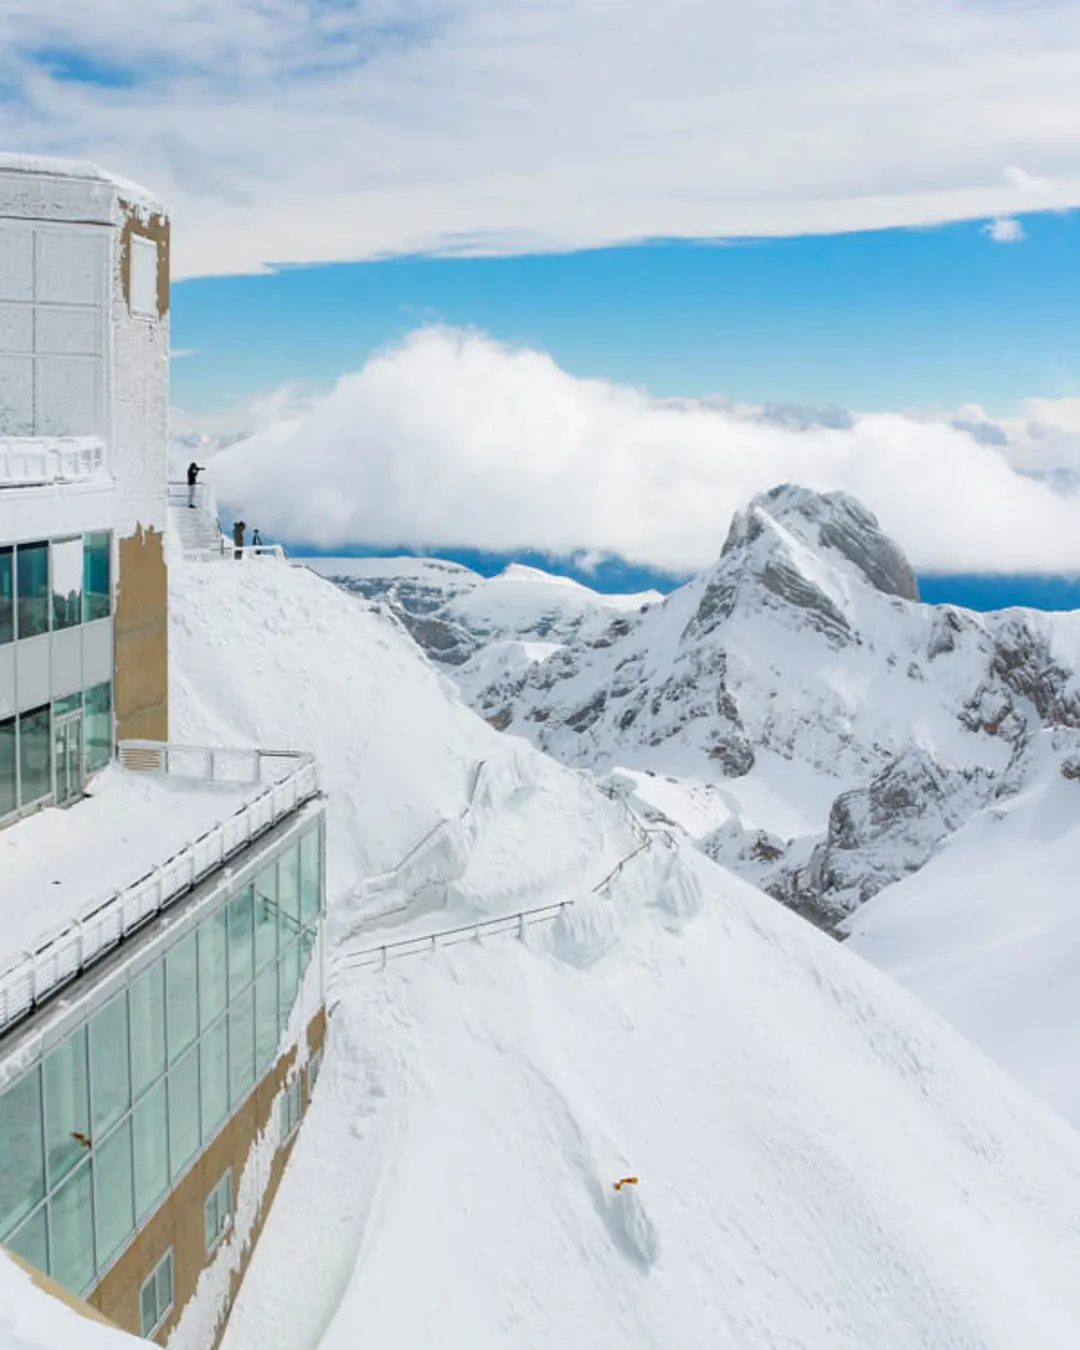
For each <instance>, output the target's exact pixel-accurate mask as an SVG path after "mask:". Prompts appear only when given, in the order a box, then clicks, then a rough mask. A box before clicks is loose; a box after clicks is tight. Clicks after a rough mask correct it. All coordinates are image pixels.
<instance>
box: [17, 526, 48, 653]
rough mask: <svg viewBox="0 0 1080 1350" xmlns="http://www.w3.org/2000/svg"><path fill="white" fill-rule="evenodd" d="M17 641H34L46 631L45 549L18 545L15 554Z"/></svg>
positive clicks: (44, 545) (36, 545) (44, 546)
mask: <svg viewBox="0 0 1080 1350" xmlns="http://www.w3.org/2000/svg"><path fill="white" fill-rule="evenodd" d="M15 589H16V594H17V595H18V605H17V609H18V619H19V622H18V632H19V637H21V638H27V637H34V636H35V635H36V634H37V633H45V632H47V631H48V628H49V546H48V544H20V545H19V546H18V548H17V549H16V550H15Z"/></svg>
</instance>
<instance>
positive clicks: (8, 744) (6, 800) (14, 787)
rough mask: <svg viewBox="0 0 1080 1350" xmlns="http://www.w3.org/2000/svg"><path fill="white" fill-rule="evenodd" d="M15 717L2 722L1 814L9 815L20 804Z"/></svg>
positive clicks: (0, 732)
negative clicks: (16, 764) (16, 762)
mask: <svg viewBox="0 0 1080 1350" xmlns="http://www.w3.org/2000/svg"><path fill="white" fill-rule="evenodd" d="M15 755H16V740H15V719H14V717H9V718H8V719H7V721H6V722H0V816H6V815H9V814H10V813H11V812H12V811H14V810H15V809H16V807H17V806H18V805H19V798H18V779H17V777H16V769H15Z"/></svg>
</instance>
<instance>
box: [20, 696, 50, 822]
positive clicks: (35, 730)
mask: <svg viewBox="0 0 1080 1350" xmlns="http://www.w3.org/2000/svg"><path fill="white" fill-rule="evenodd" d="M19 773H20V777H21V779H22V800H23V805H24V806H27V805H29V804H30V803H31V802H38V801H40V800H41V799H42V797H47V796H48V795H49V793H50V792H52V731H51V728H50V718H49V709H48V707H44V708H35V709H34V710H33V712H27V713H23V714H22V716H21V717H20V718H19Z"/></svg>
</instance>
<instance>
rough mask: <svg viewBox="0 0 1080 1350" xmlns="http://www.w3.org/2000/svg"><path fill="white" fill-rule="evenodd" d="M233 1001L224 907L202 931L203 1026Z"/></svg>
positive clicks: (200, 981) (200, 991)
mask: <svg viewBox="0 0 1080 1350" xmlns="http://www.w3.org/2000/svg"><path fill="white" fill-rule="evenodd" d="M228 1001H229V913H228V910H227V909H226V908H225V907H224V906H222V908H221V909H219V910H217V911H216V912H215V913H213V914H211V915H210V917H209V918H208V919H206V920H204V921H203V924H202V926H201V927H200V929H199V1025H200V1026H201V1027H207V1026H209V1025H210V1023H211V1022H212V1021H213V1020H214V1018H215V1017H218V1016H219V1015H220V1014H221V1013H223V1012H224V1011H225V1004H226V1003H227V1002H228Z"/></svg>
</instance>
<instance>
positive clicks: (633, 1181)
mask: <svg viewBox="0 0 1080 1350" xmlns="http://www.w3.org/2000/svg"><path fill="white" fill-rule="evenodd" d="M636 1185H637V1177H620V1178H619V1180H618V1181H617V1182H616V1183H615V1189H616V1190H617V1191H621V1190H622V1188H623V1187H624V1186H636Z"/></svg>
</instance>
